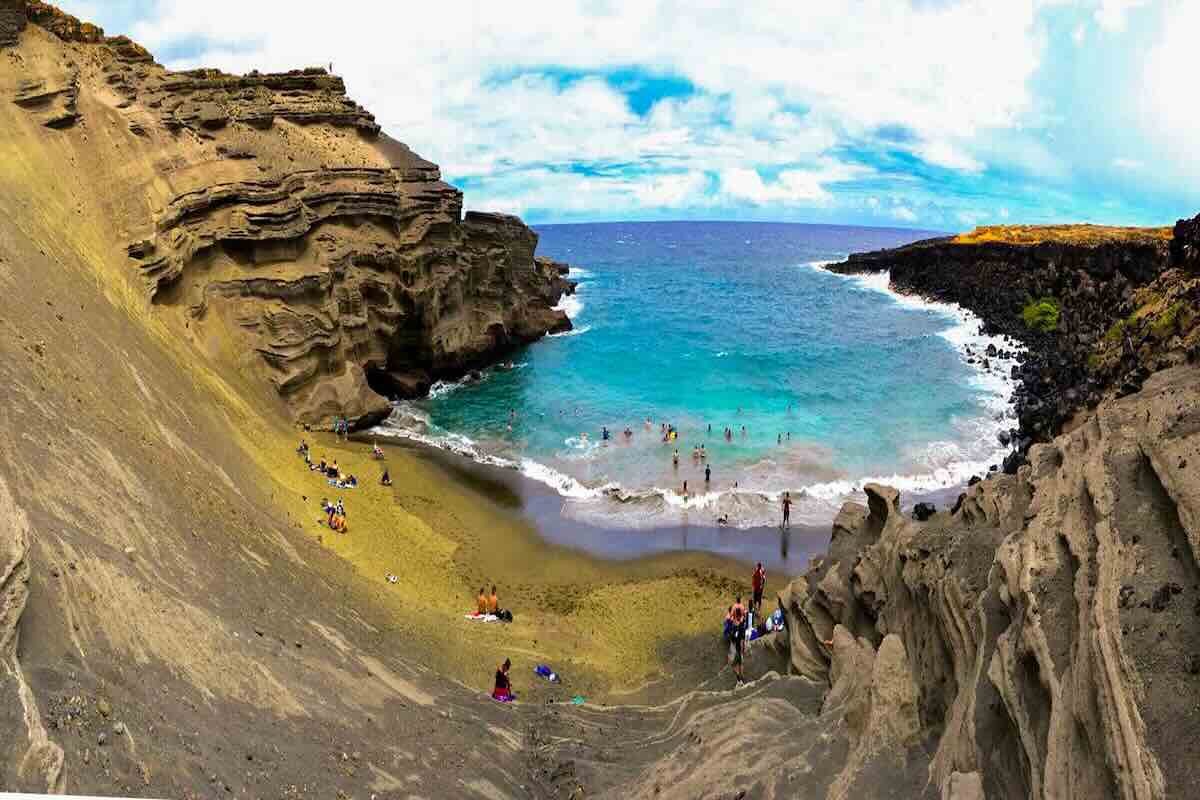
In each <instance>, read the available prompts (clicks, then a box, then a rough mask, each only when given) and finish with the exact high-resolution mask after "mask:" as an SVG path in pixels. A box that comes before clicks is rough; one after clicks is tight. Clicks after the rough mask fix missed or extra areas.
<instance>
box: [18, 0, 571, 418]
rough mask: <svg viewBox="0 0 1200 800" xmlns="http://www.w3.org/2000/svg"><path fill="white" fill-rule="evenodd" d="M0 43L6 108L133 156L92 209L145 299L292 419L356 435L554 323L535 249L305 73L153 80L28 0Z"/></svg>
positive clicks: (533, 241)
mask: <svg viewBox="0 0 1200 800" xmlns="http://www.w3.org/2000/svg"><path fill="white" fill-rule="evenodd" d="M22 28H24V30H22ZM0 35H3V36H5V37H6V39H5V40H6V41H12V42H16V41H18V40H22V41H24V42H25V43H26V44H27V45H28V46H27V47H24V48H23V50H24V51H25V52H24V53H23V55H24V57H25V58H26V59H27V61H26V63H27V65H28V69H27V73H28V75H27V77H26V78H25V79H24V80H22V81H21V82H20V83H19V84H18V85H17V86H16V87H15V91H14V92H13V94H12V97H11V101H12V102H13V103H15V104H16V105H17V106H18V107H20V108H22V109H24V110H25V111H26V112H28V113H29V114H30V115H34V116H35V118H36V119H37V120H38V122H40V123H41V124H42V125H44V126H46V127H49V128H54V129H60V130H63V129H70V128H73V127H75V126H76V125H77V123H78V122H79V120H80V119H85V120H86V123H87V127H88V128H89V129H90V131H91V134H92V135H96V136H101V137H102V139H101V141H104V142H111V147H112V149H113V155H115V154H116V152H117V149H118V148H124V149H123V150H121V152H122V153H124V152H131V153H133V154H135V157H134V161H133V164H134V166H133V167H131V168H130V169H129V170H126V171H127V172H129V173H130V174H129V175H128V176H127V177H126V178H125V181H124V182H123V183H120V184H118V185H116V186H114V187H113V191H114V195H115V196H116V197H117V199H116V200H115V201H114V202H113V203H112V204H111V205H112V207H111V208H110V209H109V213H110V214H111V218H110V222H111V224H112V225H113V226H114V228H116V229H119V230H123V231H127V232H128V234H129V238H128V241H127V245H126V250H127V252H128V256H129V265H130V273H129V274H130V276H131V278H133V279H134V280H135V281H137V282H139V283H141V285H142V286H144V289H145V296H146V298H147V300H148V301H149V302H151V303H153V304H154V305H155V307H156V308H158V309H160V310H161V313H162V315H163V317H164V319H165V320H167V322H168V324H171V325H173V326H176V330H177V331H178V332H179V335H181V336H184V337H185V338H189V339H191V340H192V341H194V343H195V344H196V346H197V348H198V349H200V350H201V351H203V352H205V353H207V354H208V355H209V356H210V357H214V358H222V359H228V360H232V362H233V364H232V365H233V366H234V367H236V368H237V370H238V371H240V372H243V373H249V374H250V375H251V376H253V377H256V378H258V379H259V380H262V381H264V382H266V383H268V384H269V385H271V386H272V387H274V389H275V390H276V391H277V392H278V393H279V395H280V396H281V397H282V398H283V399H284V400H285V401H286V404H287V406H288V409H289V412H290V414H291V415H292V416H293V417H294V418H295V419H296V420H297V421H298V422H303V423H307V424H313V425H328V424H329V423H330V422H331V421H332V420H333V419H334V418H338V417H343V418H349V419H350V420H351V422H352V423H353V424H359V425H365V424H369V423H371V422H372V421H375V420H378V419H380V418H381V417H383V416H386V414H387V413H388V412H389V408H390V406H389V404H388V399H389V398H391V397H397V396H412V395H419V394H422V393H424V392H425V391H427V389H428V387H429V385H430V384H431V382H432V381H433V380H436V379H438V378H442V377H456V376H458V375H460V374H462V373H463V372H465V371H467V370H470V369H474V368H477V367H479V366H482V365H485V364H487V363H488V362H489V361H492V360H494V359H496V358H499V357H500V356H502V355H504V354H505V353H506V352H508V351H510V350H512V349H513V348H515V347H517V346H520V345H522V344H526V343H528V342H531V341H533V340H535V339H537V338H539V337H540V336H542V335H544V334H545V333H547V332H554V331H560V330H567V329H569V328H570V321H569V320H568V319H567V317H566V315H565V314H564V313H563V312H562V311H560V310H556V309H555V308H554V306H555V305H556V304H557V302H558V300H559V299H560V298H561V296H562V294H563V293H565V292H570V291H572V290H573V284H572V283H571V282H569V281H567V280H566V279H565V278H564V274H565V268H564V267H565V265H561V264H558V263H556V262H553V261H550V260H548V259H539V258H535V256H534V251H535V249H536V247H537V235H536V234H535V233H533V231H531V230H530V229H529V228H528V227H526V226H525V225H524V224H523V223H522V222H521V221H520V220H519V219H517V218H515V217H510V216H505V215H499V214H480V213H471V212H469V213H467V214H465V216H464V213H463V202H462V200H463V198H462V193H461V192H459V191H458V190H457V189H455V188H454V187H453V186H450V185H449V184H447V183H444V182H443V181H442V180H441V174H440V172H439V170H438V168H437V165H435V164H432V163H430V162H428V161H426V160H425V159H423V158H421V157H420V156H418V155H416V154H415V153H413V152H412V151H411V150H409V149H408V147H406V146H405V145H403V144H401V143H399V142H397V141H395V140H393V139H391V138H389V137H388V136H386V135H384V134H382V133H381V132H380V128H379V125H378V124H377V123H376V122H375V120H374V118H373V117H372V116H371V114H370V113H368V112H367V111H366V110H364V109H363V108H362V107H360V106H359V105H358V104H357V103H355V102H354V101H353V100H351V99H350V98H349V97H347V95H346V86H345V84H344V83H343V81H342V79H341V78H338V77H336V76H334V75H331V74H329V73H328V72H326V70H325V69H324V68H307V69H302V70H293V71H290V72H285V73H278V74H260V73H257V72H252V73H249V74H247V75H228V74H225V73H222V72H220V71H218V70H192V71H188V72H171V71H169V70H166V69H164V68H163V67H161V66H159V65H158V64H156V63H155V61H154V59H153V57H152V56H151V55H150V54H149V53H148V52H147V51H146V50H145V49H144V48H142V47H140V46H139V45H137V44H136V43H134V42H132V41H130V40H129V39H127V38H125V37H107V36H105V35H104V32H103V31H102V30H101V29H99V28H97V27H96V26H94V25H90V24H88V23H84V22H80V21H79V20H77V19H75V18H74V17H71V16H70V15H67V14H64V13H62V12H60V11H58V10H57V9H55V8H53V7H52V6H49V5H46V4H44V3H38V2H31V3H28V4H26V3H23V2H22V3H12V2H11V0H9V2H6V3H4V4H3V5H0ZM81 127H82V126H81ZM48 135H52V134H48ZM73 135H74V134H73ZM77 135H78V136H79V137H80V138H81V139H85V138H86V137H87V136H88V135H89V133H88V132H85V131H81V132H79V133H78V134H77ZM139 170H142V171H144V173H145V174H137V173H138V171H139ZM135 175H136V177H135Z"/></svg>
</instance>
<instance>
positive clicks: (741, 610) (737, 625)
mask: <svg viewBox="0 0 1200 800" xmlns="http://www.w3.org/2000/svg"><path fill="white" fill-rule="evenodd" d="M729 621H730V622H731V623H733V637H732V638H733V651H732V653H731V654H730V660H731V661H732V662H733V674H734V675H736V676H737V685H738V686H741V685H742V682H743V680H742V655H743V652H744V651H743V648H744V647H745V641H746V607H745V606H744V605H742V596H741V595H740V594H739V595H738V598H737V602H735V603H734V604H733V608H732V609H730V611H729Z"/></svg>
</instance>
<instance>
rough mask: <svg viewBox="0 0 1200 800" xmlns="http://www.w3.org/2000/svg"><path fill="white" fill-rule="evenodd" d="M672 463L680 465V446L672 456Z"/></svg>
mask: <svg viewBox="0 0 1200 800" xmlns="http://www.w3.org/2000/svg"><path fill="white" fill-rule="evenodd" d="M671 463H672V464H674V465H675V466H676V467H678V466H679V448H675V455H673V456H672V457H671Z"/></svg>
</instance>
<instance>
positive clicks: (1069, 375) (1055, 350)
mask: <svg viewBox="0 0 1200 800" xmlns="http://www.w3.org/2000/svg"><path fill="white" fill-rule="evenodd" d="M1198 219H1200V218H1198ZM1196 227H1197V221H1196V220H1192V221H1190V222H1189V221H1185V220H1180V221H1179V223H1178V224H1177V225H1176V226H1175V228H1174V229H1171V228H1146V229H1138V228H1132V229H1129V228H1104V227H1100V226H1086V225H1080V226H1057V227H1038V226H1025V227H1016V226H1014V227H1008V228H981V229H979V230H978V231H976V232H975V233H973V234H964V235H961V236H957V237H944V238H940V239H928V240H924V241H919V242H914V243H913V244H911V245H907V246H905V247H901V248H896V249H893V250H883V251H876V252H869V253H856V254H854V255H851V256H850V258H849V259H847V260H846V261H845V262H843V263H841V264H835V265H832V266H830V267H829V269H830V270H831V271H833V272H838V273H842V274H855V273H861V272H878V271H884V270H886V271H889V272H890V275H891V285H892V288H893V289H895V290H896V291H898V292H901V293H906V294H915V295H919V296H923V297H929V298H932V299H936V300H942V301H945V302H949V303H955V304H958V305H960V306H962V307H964V308H967V309H969V310H970V311H972V312H974V313H975V314H976V315H977V316H979V317H980V319H981V320H983V328H984V331H985V332H986V333H988V334H991V335H1002V336H1004V337H1006V338H1007V339H1010V340H1011V341H1013V342H1019V343H1020V344H1021V345H1023V349H1024V352H1023V353H1012V354H1004V353H1000V354H997V353H978V354H975V356H976V357H977V358H978V359H980V360H982V359H984V358H991V359H992V360H993V361H994V360H996V357H997V355H1000V356H1001V357H1004V356H1011V357H1010V358H1006V359H1005V360H1006V361H1009V362H1010V363H1011V366H1010V369H1011V373H1012V377H1013V378H1015V379H1017V381H1018V389H1017V393H1016V395H1015V398H1014V412H1015V419H1016V424H1015V425H1014V427H1013V429H1012V430H1011V431H1010V432H1009V434H1008V435H1007V436H1005V439H1007V440H1009V441H1011V443H1012V445H1013V449H1014V453H1013V454H1012V456H1010V457H1009V459H1008V460H1007V461H1006V463H1005V464H1004V467H1005V471H1006V472H1009V473H1010V474H1011V473H1013V472H1015V471H1016V468H1017V467H1018V466H1019V465H1020V464H1021V463H1022V462H1023V460H1024V453H1025V452H1026V451H1027V450H1028V449H1029V446H1030V445H1032V444H1033V443H1035V442H1044V441H1047V440H1048V439H1049V438H1050V437H1052V436H1055V435H1056V434H1058V433H1059V432H1060V431H1062V430H1063V428H1064V426H1065V425H1067V424H1068V423H1069V422H1070V421H1071V420H1072V419H1073V418H1074V417H1075V415H1076V414H1077V413H1078V412H1079V411H1080V410H1085V409H1095V408H1096V406H1097V404H1098V403H1099V402H1100V401H1101V400H1102V399H1103V398H1104V397H1105V396H1107V395H1108V394H1111V393H1112V392H1113V391H1114V390H1117V391H1120V392H1123V393H1126V394H1128V393H1129V392H1130V391H1136V388H1137V386H1139V385H1140V382H1141V380H1143V379H1144V378H1145V377H1146V376H1147V375H1149V374H1150V373H1151V372H1152V371H1154V370H1155V369H1158V368H1160V367H1161V366H1163V365H1164V364H1165V363H1167V361H1170V362H1171V363H1176V362H1178V360H1179V359H1180V358H1183V359H1185V360H1186V359H1188V358H1194V357H1195V355H1196V354H1197V351H1196V349H1195V343H1194V342H1193V341H1190V340H1189V339H1188V336H1187V333H1186V331H1187V330H1190V327H1191V320H1190V319H1188V318H1182V319H1179V320H1178V322H1179V325H1180V326H1182V328H1179V327H1178V326H1176V325H1175V324H1174V323H1175V321H1176V320H1175V319H1174V318H1172V320H1171V324H1169V325H1168V324H1165V321H1164V320H1162V319H1160V318H1157V317H1156V319H1158V320H1159V321H1158V322H1157V323H1156V324H1157V326H1158V329H1159V332H1160V336H1159V338H1158V340H1157V341H1158V343H1157V344H1155V345H1154V346H1153V347H1152V348H1151V349H1152V350H1154V352H1155V353H1160V352H1161V351H1171V352H1172V353H1173V354H1174V355H1172V356H1170V357H1168V358H1167V360H1166V361H1164V360H1163V359H1162V358H1159V357H1157V356H1155V357H1154V358H1151V356H1150V353H1149V352H1148V351H1147V352H1143V353H1141V355H1139V356H1138V357H1137V358H1136V359H1134V360H1133V361H1125V360H1122V362H1121V364H1122V365H1123V366H1122V368H1121V369H1120V370H1119V373H1120V374H1116V372H1117V371H1118V370H1117V364H1116V363H1115V361H1114V362H1113V363H1108V362H1109V361H1112V358H1111V354H1110V355H1108V356H1104V358H1105V359H1106V361H1105V365H1104V368H1103V369H1100V368H1098V364H1099V359H1100V358H1101V356H1100V355H1098V354H1099V353H1100V352H1101V351H1105V352H1107V351H1109V350H1110V349H1111V348H1110V347H1109V345H1111V344H1112V342H1113V341H1114V337H1117V336H1118V333H1114V325H1116V324H1117V323H1118V322H1119V321H1120V320H1122V319H1124V318H1126V317H1129V316H1131V315H1133V314H1135V313H1137V312H1138V309H1141V308H1143V307H1144V306H1145V305H1146V303H1147V302H1148V301H1149V299H1150V297H1149V295H1148V294H1147V292H1149V291H1152V290H1151V289H1150V287H1151V285H1152V284H1154V283H1155V282H1156V281H1158V280H1159V278H1160V277H1161V276H1165V278H1164V279H1165V281H1166V282H1167V283H1171V284H1176V283H1179V282H1180V279H1181V276H1182V275H1184V274H1186V273H1187V272H1188V271H1189V270H1191V271H1193V272H1194V271H1195V269H1196V267H1195V258H1196V256H1195V248H1196V245H1195V242H1196V238H1197V234H1196V230H1195V229H1196ZM1189 264H1190V266H1189ZM1167 273H1170V274H1167ZM1139 292H1140V293H1139ZM1146 313H1148V312H1146V311H1143V312H1142V315H1143V316H1144V315H1145V314H1146ZM1149 322H1150V321H1149V320H1147V324H1149ZM1177 334H1180V335H1177ZM1122 338H1123V337H1122ZM1189 353H1190V356H1189ZM1151 361H1152V362H1153V363H1147V362H1151ZM1134 362H1136V363H1134ZM1009 441H1005V444H1008V443H1009Z"/></svg>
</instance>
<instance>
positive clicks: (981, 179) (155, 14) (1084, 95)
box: [59, 0, 1200, 230]
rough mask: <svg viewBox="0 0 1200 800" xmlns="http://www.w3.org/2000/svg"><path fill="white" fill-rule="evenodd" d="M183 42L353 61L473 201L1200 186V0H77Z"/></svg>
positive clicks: (1175, 199)
mask: <svg viewBox="0 0 1200 800" xmlns="http://www.w3.org/2000/svg"><path fill="white" fill-rule="evenodd" d="M59 5H61V6H62V7H63V8H65V9H66V10H69V11H71V12H72V13H75V14H77V15H79V16H81V17H83V18H85V19H90V20H92V21H95V22H97V23H99V24H100V25H102V26H104V28H105V29H106V31H107V32H108V33H110V34H116V33H128V34H129V35H131V36H133V37H134V38H135V39H137V40H138V41H140V42H142V43H143V44H145V45H146V46H148V47H149V48H150V49H151V50H152V51H153V52H154V53H155V55H156V56H157V57H158V59H159V61H161V62H162V63H164V64H166V65H168V66H171V67H176V68H187V67H193V66H216V67H221V68H224V69H227V70H231V71H235V72H245V71H249V70H250V69H254V68H258V69H263V70H279V69H289V68H294V67H302V66H309V65H323V64H328V63H330V62H332V63H333V66H334V70H335V72H337V73H338V74H340V75H342V76H343V77H345V79H346V82H347V84H348V86H349V90H350V93H351V95H352V96H353V97H354V98H355V99H356V100H358V101H359V102H361V103H362V104H363V105H365V106H366V107H367V108H369V109H370V110H371V111H372V112H373V113H374V114H375V115H376V117H377V119H378V120H379V122H380V123H381V124H382V125H383V127H384V128H385V130H387V132H388V133H390V134H391V135H392V136H394V137H396V138H398V139H400V140H402V141H404V142H407V143H408V144H409V145H410V146H412V147H413V149H415V150H416V151H417V152H419V153H421V154H422V155H424V156H426V157H427V158H430V159H432V160H434V161H436V162H438V163H439V164H440V165H441V167H442V171H443V174H444V176H445V177H446V179H447V180H449V181H451V182H453V183H455V184H457V185H458V186H460V187H461V188H463V189H464V190H465V192H466V201H467V205H468V207H471V208H481V209H489V210H503V211H510V212H515V213H519V214H521V215H523V216H525V217H526V219H527V220H529V221H531V222H554V221H576V220H614V219H768V220H788V221H800V222H838V223H853V224H867V225H888V226H899V227H920V228H934V229H942V230H958V229H963V228H970V227H972V226H974V225H975V224H987V223H1001V222H1052V221H1091V222H1101V223H1115V224H1162V223H1170V222H1173V221H1174V220H1175V219H1176V218H1177V217H1180V216H1184V215H1187V216H1192V215H1194V214H1196V213H1197V212H1200V101H1198V100H1197V99H1196V89H1195V87H1196V85H1197V83H1196V81H1197V77H1196V76H1198V75H1200V43H1198V42H1197V39H1196V31H1200V0H1077V1H1076V2H1072V1H1071V0H978V1H975V0H840V2H838V1H836V0H812V1H811V2H806V1H804V0H780V1H778V2H776V1H775V0H732V2H723V1H722V0H686V1H684V2H674V0H631V1H630V2H618V0H555V2H541V3H524V2H519V1H518V0H511V1H510V2H496V1H495V0H483V1H479V2H476V1H475V0H421V2H407V1H406V0H377V1H376V0H354V1H353V2H346V3H342V4H332V3H328V2H321V3H316V2H296V0H236V2H235V0H205V2H195V0H128V1H127V2H122V1H121V0H60V1H59Z"/></svg>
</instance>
